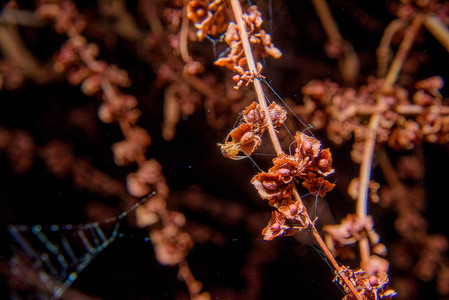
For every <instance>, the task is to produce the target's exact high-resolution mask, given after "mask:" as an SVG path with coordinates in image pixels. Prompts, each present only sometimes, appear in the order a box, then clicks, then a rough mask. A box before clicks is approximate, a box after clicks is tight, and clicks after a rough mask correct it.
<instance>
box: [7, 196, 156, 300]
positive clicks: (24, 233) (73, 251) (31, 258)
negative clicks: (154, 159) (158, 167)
mask: <svg viewBox="0 0 449 300" xmlns="http://www.w3.org/2000/svg"><path fill="white" fill-rule="evenodd" d="M153 195H154V192H153V193H152V194H150V195H149V196H148V197H146V198H143V199H142V200H141V201H140V202H137V203H136V204H134V205H133V206H131V207H130V208H129V209H128V210H126V211H124V212H122V213H121V214H120V215H118V216H116V217H112V218H108V219H106V220H103V221H101V222H92V223H86V224H79V225H73V224H65V225H48V226H42V225H10V226H8V228H7V229H8V232H9V233H10V234H11V236H12V237H13V253H14V254H13V256H12V257H11V259H10V262H9V263H10V271H11V274H12V275H13V276H14V277H15V278H20V279H21V280H23V281H24V282H25V286H24V285H23V284H22V286H21V288H22V289H23V290H27V289H29V286H31V287H33V286H34V287H35V288H37V290H38V291H37V299H58V298H60V297H61V296H62V294H64V292H65V291H66V290H67V289H68V288H69V287H70V286H71V285H72V283H73V282H74V281H75V280H76V279H77V278H78V275H79V273H80V272H81V271H83V270H84V269H85V268H86V267H87V266H88V265H89V263H90V262H92V260H93V259H94V258H95V257H96V256H97V255H98V254H99V253H101V252H102V251H103V250H104V249H105V248H106V247H108V246H109V245H110V244H111V243H112V242H113V241H114V240H115V239H116V237H117V236H118V230H119V227H120V223H121V221H122V219H123V218H125V217H126V216H127V215H128V214H129V213H131V212H133V211H134V210H135V209H136V208H137V207H139V206H140V205H142V204H143V203H144V202H145V201H147V200H148V199H149V198H150V197H151V196H153ZM20 293H21V292H20V291H18V290H13V291H11V297H12V299H22V296H21V294H20ZM49 295H50V296H49ZM26 298H27V299H29V298H28V297H26Z"/></svg>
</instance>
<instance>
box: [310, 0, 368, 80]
mask: <svg viewBox="0 0 449 300" xmlns="http://www.w3.org/2000/svg"><path fill="white" fill-rule="evenodd" d="M312 4H313V6H314V7H315V11H316V13H317V15H318V18H319V19H320V22H321V25H322V26H323V28H324V31H325V32H326V35H327V38H328V39H329V41H331V42H332V43H337V44H339V45H340V46H341V51H342V54H343V55H340V57H339V58H338V65H339V68H340V72H341V75H342V77H343V79H344V80H345V81H346V82H349V83H354V82H355V80H356V79H357V77H358V75H359V70H360V62H359V58H358V56H357V53H356V52H355V51H354V48H353V47H352V45H351V44H350V43H349V42H348V41H346V40H344V39H343V37H342V35H341V33H340V30H339V29H338V25H337V23H336V22H335V19H334V17H333V16H332V13H331V10H330V8H329V5H328V4H327V2H326V0H312Z"/></svg>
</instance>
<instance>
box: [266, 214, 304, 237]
mask: <svg viewBox="0 0 449 300" xmlns="http://www.w3.org/2000/svg"><path fill="white" fill-rule="evenodd" d="M285 222H286V221H285V217H284V216H283V215H282V214H281V213H279V212H277V211H272V212H271V219H270V221H269V222H268V225H267V227H265V228H264V229H263V231H262V234H263V236H264V237H263V239H264V240H266V241H269V240H272V239H274V238H275V237H278V236H283V235H293V234H295V233H296V232H298V230H297V229H292V228H291V226H289V225H286V224H285Z"/></svg>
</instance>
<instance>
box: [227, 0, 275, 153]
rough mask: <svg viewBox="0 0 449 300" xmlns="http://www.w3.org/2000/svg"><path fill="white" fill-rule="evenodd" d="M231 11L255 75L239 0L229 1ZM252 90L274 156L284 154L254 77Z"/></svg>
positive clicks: (255, 70)
mask: <svg viewBox="0 0 449 300" xmlns="http://www.w3.org/2000/svg"><path fill="white" fill-rule="evenodd" d="M231 5H232V10H233V12H234V15H235V19H236V22H237V26H238V28H239V34H240V39H241V41H242V45H243V49H244V51H245V56H246V61H247V64H248V68H249V70H250V71H251V73H252V74H257V68H256V63H255V61H254V56H253V52H252V50H251V45H250V43H249V38H248V33H247V32H246V25H245V22H244V21H243V18H242V15H243V13H242V7H241V6H240V1H239V0H231ZM254 88H255V90H256V95H257V99H258V100H259V105H260V106H261V107H262V110H263V111H264V112H265V115H266V116H267V123H268V132H269V133H270V138H271V142H272V143H273V146H274V149H275V151H276V154H278V155H279V154H281V153H284V151H283V150H282V147H281V143H280V142H279V139H278V137H277V134H276V130H274V127H273V122H272V121H271V118H270V117H269V116H270V115H269V114H268V107H267V103H266V101H265V95H264V92H263V89H262V84H261V82H260V80H259V78H257V77H254Z"/></svg>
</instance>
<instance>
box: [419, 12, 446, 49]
mask: <svg viewBox="0 0 449 300" xmlns="http://www.w3.org/2000/svg"><path fill="white" fill-rule="evenodd" d="M423 24H424V26H425V27H426V28H427V30H429V32H430V33H431V34H433V36H434V37H435V38H436V39H437V40H438V41H439V42H440V44H441V45H442V46H443V47H444V48H446V50H447V51H449V30H448V29H447V26H446V25H445V24H443V22H441V20H440V19H438V18H437V17H435V16H432V15H428V16H426V18H425V19H424V23H423Z"/></svg>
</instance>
